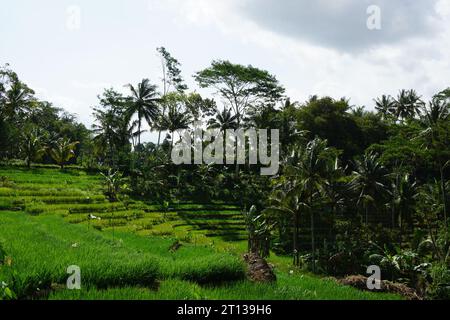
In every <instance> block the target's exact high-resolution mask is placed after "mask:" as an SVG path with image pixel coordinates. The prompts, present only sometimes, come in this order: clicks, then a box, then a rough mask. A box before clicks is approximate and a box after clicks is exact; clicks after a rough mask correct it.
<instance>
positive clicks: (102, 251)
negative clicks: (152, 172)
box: [0, 168, 399, 299]
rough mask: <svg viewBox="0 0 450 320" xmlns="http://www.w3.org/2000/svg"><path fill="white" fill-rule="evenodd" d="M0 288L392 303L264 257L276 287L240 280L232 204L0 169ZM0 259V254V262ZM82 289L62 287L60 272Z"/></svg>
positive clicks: (71, 295) (46, 295)
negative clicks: (76, 270) (110, 190)
mask: <svg viewBox="0 0 450 320" xmlns="http://www.w3.org/2000/svg"><path fill="white" fill-rule="evenodd" d="M0 177H6V178H2V179H0V281H5V282H6V283H8V285H9V286H10V287H11V288H12V289H13V290H14V292H15V293H16V295H17V297H18V298H28V299H398V298H399V297H398V296H395V295H385V294H375V293H367V292H361V291H357V290H356V289H353V288H349V287H344V286H340V285H337V284H336V283H335V282H334V281H332V280H324V279H320V278H316V277H313V276H309V275H306V274H302V273H300V272H299V271H295V272H294V273H293V274H292V273H291V272H289V269H288V268H289V267H288V263H286V262H287V261H289V260H290V259H289V258H286V259H284V258H283V257H273V258H272V260H271V262H272V263H274V264H275V265H276V273H277V277H278V281H277V283H276V284H273V285H272V284H255V283H252V282H250V281H248V280H246V277H245V266H244V265H243V263H242V261H241V258H240V254H242V253H243V252H244V251H245V247H246V242H245V228H244V225H243V221H242V218H241V213H240V210H239V208H238V207H236V206H235V205H232V204H224V203H215V204H210V205H202V204H193V203H174V204H171V205H170V208H169V210H166V211H164V210H162V208H161V207H160V206H159V205H158V204H153V203H146V202H145V201H141V200H131V201H129V202H127V203H125V204H124V203H110V202H108V201H107V199H106V198H105V196H104V195H103V189H102V184H101V178H100V176H98V175H89V174H87V173H86V172H84V171H82V170H67V171H59V170H56V169H32V170H28V169H21V168H0ZM1 252H4V254H3V255H4V256H3V257H2V256H1ZM69 265H77V266H79V267H80V268H81V270H82V290H77V291H72V290H67V289H65V280H66V278H67V277H68V275H67V272H66V269H67V267H68V266H69Z"/></svg>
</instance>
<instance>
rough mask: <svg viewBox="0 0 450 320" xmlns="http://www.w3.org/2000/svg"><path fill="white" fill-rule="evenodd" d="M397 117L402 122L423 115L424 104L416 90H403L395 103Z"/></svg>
mask: <svg viewBox="0 0 450 320" xmlns="http://www.w3.org/2000/svg"><path fill="white" fill-rule="evenodd" d="M394 104H395V113H394V114H395V117H396V118H397V119H400V120H401V121H402V122H403V121H404V120H406V119H412V118H414V117H415V116H416V115H419V116H420V114H421V111H422V108H423V106H424V102H423V101H422V97H421V96H419V95H418V94H417V92H416V91H415V90H401V91H400V93H399V94H398V96H397V98H396V99H395V101H394Z"/></svg>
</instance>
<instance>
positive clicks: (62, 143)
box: [49, 138, 79, 170]
mask: <svg viewBox="0 0 450 320" xmlns="http://www.w3.org/2000/svg"><path fill="white" fill-rule="evenodd" d="M78 144H79V142H78V141H75V142H70V140H69V139H67V138H60V139H58V141H57V142H56V143H55V147H54V148H51V149H50V150H49V154H50V156H51V157H52V159H53V160H55V162H56V163H57V164H58V165H59V166H60V167H61V170H62V169H64V165H65V164H66V163H67V162H68V161H70V160H71V159H72V158H73V157H75V147H76V146H77V145H78Z"/></svg>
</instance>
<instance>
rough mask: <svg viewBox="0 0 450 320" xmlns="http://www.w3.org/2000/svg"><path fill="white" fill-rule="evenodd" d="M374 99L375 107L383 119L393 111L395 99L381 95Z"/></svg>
mask: <svg viewBox="0 0 450 320" xmlns="http://www.w3.org/2000/svg"><path fill="white" fill-rule="evenodd" d="M374 101H375V109H376V110H377V111H378V112H379V113H380V114H381V115H382V116H383V118H384V119H386V118H388V117H389V116H392V115H393V114H394V113H395V100H394V99H393V98H392V97H391V96H387V95H382V96H381V98H378V99H375V100H374Z"/></svg>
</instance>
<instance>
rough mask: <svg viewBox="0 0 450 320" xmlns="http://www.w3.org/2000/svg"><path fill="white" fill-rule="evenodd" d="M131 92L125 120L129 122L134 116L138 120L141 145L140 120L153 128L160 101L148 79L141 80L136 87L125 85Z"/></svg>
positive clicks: (154, 87) (139, 142)
mask: <svg viewBox="0 0 450 320" xmlns="http://www.w3.org/2000/svg"><path fill="white" fill-rule="evenodd" d="M127 86H128V88H129V89H130V91H131V97H130V100H131V101H130V103H129V105H128V109H127V111H126V114H127V119H128V120H129V121H131V118H132V117H133V116H134V115H137V119H138V132H139V135H138V145H140V144H141V132H142V131H141V128H142V120H143V119H145V120H146V121H147V123H148V125H149V126H150V127H155V121H156V120H157V118H158V114H159V106H158V103H159V102H160V101H161V99H160V98H159V94H158V92H157V90H156V86H155V85H152V84H151V83H150V80H149V79H143V80H142V82H140V83H138V85H137V86H136V87H134V86H133V85H131V84H128V85H127Z"/></svg>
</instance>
